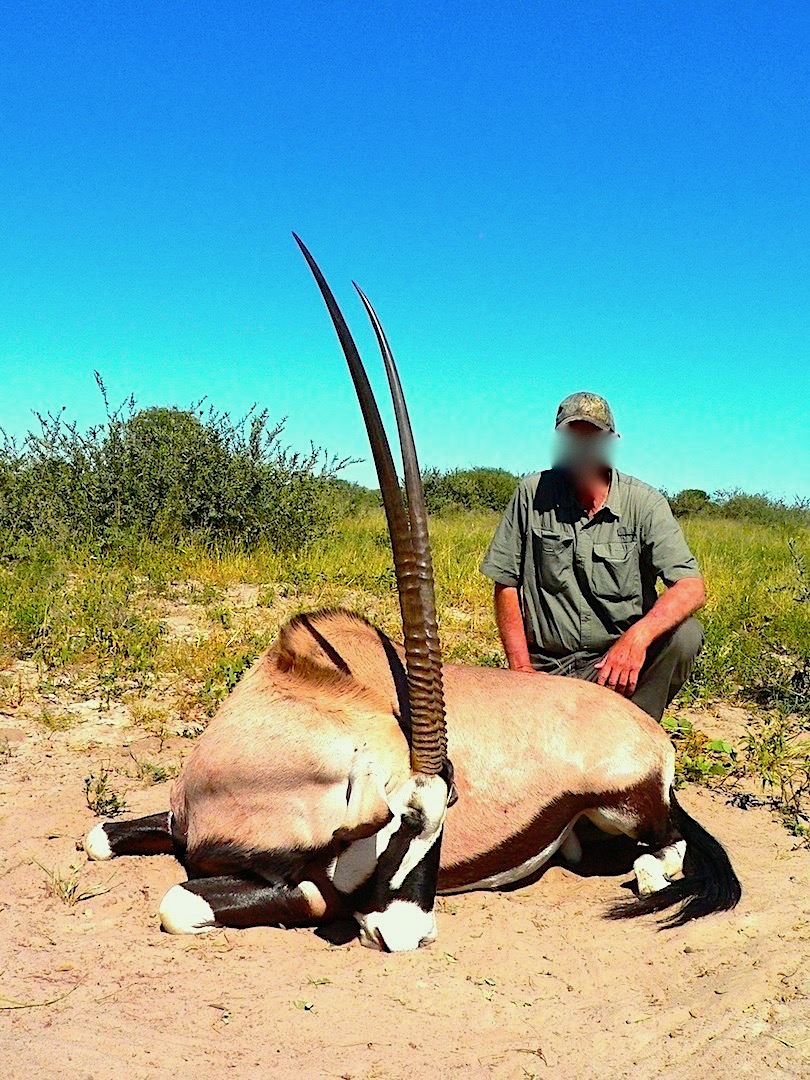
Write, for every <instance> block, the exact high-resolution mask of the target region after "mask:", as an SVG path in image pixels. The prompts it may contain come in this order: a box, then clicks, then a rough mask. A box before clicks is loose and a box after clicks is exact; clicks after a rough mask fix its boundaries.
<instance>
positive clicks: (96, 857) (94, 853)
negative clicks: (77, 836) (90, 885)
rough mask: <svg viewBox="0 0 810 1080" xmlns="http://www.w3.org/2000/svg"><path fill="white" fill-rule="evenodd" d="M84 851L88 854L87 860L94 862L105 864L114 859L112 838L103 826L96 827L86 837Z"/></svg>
mask: <svg viewBox="0 0 810 1080" xmlns="http://www.w3.org/2000/svg"><path fill="white" fill-rule="evenodd" d="M84 850H85V851H86V853H87V858H88V859H92V860H93V861H94V862H105V861H106V860H107V859H111V858H112V857H113V850H112V848H111V847H110V838H109V837H108V836H107V833H106V832H105V831H104V826H103V825H96V826H94V827H93V828H92V829H91V830H90V832H89V833H88V834H87V836H85V838H84Z"/></svg>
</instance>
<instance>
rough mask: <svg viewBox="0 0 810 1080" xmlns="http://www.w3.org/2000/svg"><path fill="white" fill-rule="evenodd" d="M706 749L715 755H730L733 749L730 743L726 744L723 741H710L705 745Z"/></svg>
mask: <svg viewBox="0 0 810 1080" xmlns="http://www.w3.org/2000/svg"><path fill="white" fill-rule="evenodd" d="M706 749H707V750H711V751H713V752H714V753H715V754H731V753H733V752H734V747H733V746H732V745H731V743H727V742H726V740H725V739H710V740H709V742H707V743H706Z"/></svg>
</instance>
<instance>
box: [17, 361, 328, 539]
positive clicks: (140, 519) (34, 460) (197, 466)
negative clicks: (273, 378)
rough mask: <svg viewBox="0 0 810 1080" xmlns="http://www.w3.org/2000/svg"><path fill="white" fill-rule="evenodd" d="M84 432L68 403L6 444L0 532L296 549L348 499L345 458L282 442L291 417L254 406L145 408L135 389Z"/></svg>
mask: <svg viewBox="0 0 810 1080" xmlns="http://www.w3.org/2000/svg"><path fill="white" fill-rule="evenodd" d="M96 380H97V382H98V385H99V388H100V390H101V392H102V395H103V398H104V404H105V408H106V419H105V420H104V421H103V422H102V423H100V424H98V425H96V426H94V427H91V428H89V430H87V431H86V432H82V431H79V429H78V427H77V426H76V425H75V424H74V423H71V422H69V421H68V420H66V419H65V417H64V414H63V413H62V412H60V413H57V414H55V415H54V414H52V413H49V414H46V415H45V416H42V415H39V414H37V419H38V421H39V431H38V432H36V433H34V432H31V433H29V434H28V435H27V436H26V438H25V439H24V440H23V442H22V444H21V446H18V445H17V444H16V443H15V442H14V440H11V439H9V438H7V437H4V441H3V443H2V445H0V534H2V535H4V537H5V539H6V541H7V542H9V541H11V542H14V541H17V540H19V539H20V538H23V537H28V538H30V537H43V538H45V537H47V538H55V539H57V540H59V539H62V540H88V539H97V538H107V539H109V538H115V537H121V536H122V535H129V536H131V535H133V534H134V535H135V536H140V537H144V538H150V539H154V540H158V541H168V542H176V541H177V540H179V539H180V538H182V537H189V536H191V537H199V538H203V539H209V540H222V539H225V540H229V541H235V542H237V543H239V544H243V545H248V546H249V545H251V544H253V543H255V542H256V541H258V540H260V539H263V540H265V541H268V542H269V543H270V544H271V546H273V547H275V548H278V549H287V550H289V549H299V548H301V547H303V546H305V545H306V544H308V543H310V542H311V541H312V540H314V539H316V538H318V537H320V536H323V535H326V534H327V533H328V532H329V531H330V528H331V527H332V525H333V523H334V521H335V520H336V518H337V517H338V516H339V514H340V512H341V510H342V507H343V504H342V502H341V500H340V499H339V498H338V495H337V492H336V489H335V482H336V475H337V473H338V472H339V471H340V470H341V468H343V467H344V466H345V465H346V464H348V462H347V461H345V460H344V461H341V460H338V459H336V458H329V457H327V455H325V454H324V453H323V451H321V450H318V449H316V448H315V447H314V446H312V447H311V448H310V451H309V452H308V453H305V454H300V453H295V452H293V451H291V450H289V449H286V448H284V447H283V446H282V445H281V444H280V441H279V440H280V437H281V434H282V432H283V430H284V422H283V421H282V422H281V423H277V424H275V425H273V424H271V423H270V421H269V418H268V413H267V411H266V410H265V411H257V410H255V409H254V410H252V411H251V412H250V413H249V414H248V415H247V416H246V417H244V418H243V419H242V420H239V421H233V420H232V419H231V418H230V416H229V415H228V413H219V412H217V411H216V410H215V409H214V408H213V407H209V408H208V409H203V408H202V407H201V405H200V404H197V405H196V406H193V407H192V408H189V409H179V408H175V407H172V408H149V409H143V410H138V409H136V406H135V401H134V399H133V398H130V399H128V400H127V401H125V402H124V404H123V405H122V406H121V407H119V408H118V409H116V410H111V409H110V408H109V404H108V401H107V396H106V392H105V390H104V384H103V383H102V381H101V379H100V377H99V376H98V375H96Z"/></svg>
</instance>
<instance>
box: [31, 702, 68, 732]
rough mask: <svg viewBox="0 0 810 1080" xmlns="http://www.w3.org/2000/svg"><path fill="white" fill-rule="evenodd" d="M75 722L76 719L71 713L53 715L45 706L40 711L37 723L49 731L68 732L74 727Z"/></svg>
mask: <svg viewBox="0 0 810 1080" xmlns="http://www.w3.org/2000/svg"><path fill="white" fill-rule="evenodd" d="M74 720H75V718H74V717H73V716H72V715H71V714H70V713H69V712H58V713H53V712H51V710H50V709H48V708H47V707H45V706H43V708H42V709H41V710H40V714H39V716H38V717H37V721H38V722H39V723H40V724H42V726H43V727H44V728H45V729H46V730H47V731H68V730H69V729H70V728H72V727H73V724H74Z"/></svg>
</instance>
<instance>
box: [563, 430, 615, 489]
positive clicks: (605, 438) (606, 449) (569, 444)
mask: <svg viewBox="0 0 810 1080" xmlns="http://www.w3.org/2000/svg"><path fill="white" fill-rule="evenodd" d="M615 441H616V437H615V436H614V435H613V434H611V432H609V431H602V429H601V428H598V427H596V425H595V424H589V423H588V422H587V421H586V420H572V421H571V422H570V423H568V424H564V425H563V426H562V427H560V428H558V429H557V445H556V452H555V464H556V465H562V466H564V467H565V468H566V469H569V470H570V471H571V472H572V473H574V475H575V476H589V475H592V474H593V473H598V472H600V471H601V470H602V469H604V468H609V467H610V464H611V462H612V460H613V448H614V444H615Z"/></svg>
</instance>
